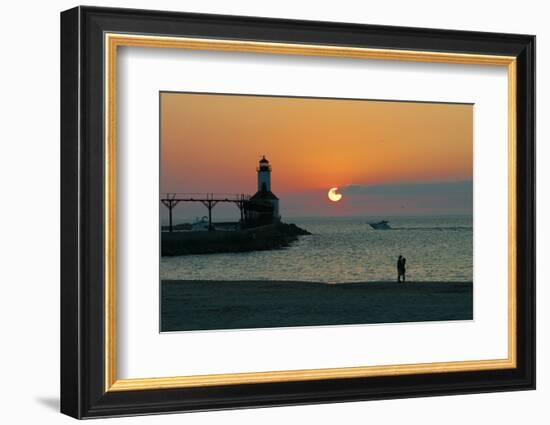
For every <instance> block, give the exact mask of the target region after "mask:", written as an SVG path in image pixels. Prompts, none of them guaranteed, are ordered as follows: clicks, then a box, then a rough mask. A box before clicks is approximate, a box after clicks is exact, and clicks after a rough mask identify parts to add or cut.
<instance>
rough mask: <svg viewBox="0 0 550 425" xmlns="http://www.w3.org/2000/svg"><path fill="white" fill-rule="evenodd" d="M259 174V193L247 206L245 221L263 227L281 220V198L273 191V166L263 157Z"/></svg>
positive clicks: (251, 198)
mask: <svg viewBox="0 0 550 425" xmlns="http://www.w3.org/2000/svg"><path fill="white" fill-rule="evenodd" d="M256 172H257V173H258V191H257V192H256V193H255V194H254V195H253V196H251V197H250V199H249V200H248V201H247V203H246V205H245V217H246V218H245V220H246V222H247V224H248V225H250V226H255V225H263V224H269V223H274V222H276V221H279V220H280V218H281V217H280V215H279V198H277V196H275V194H274V193H273V192H272V191H271V165H270V164H269V161H268V160H267V159H266V157H265V155H264V156H262V158H261V159H260V162H259V164H258V168H257V169H256Z"/></svg>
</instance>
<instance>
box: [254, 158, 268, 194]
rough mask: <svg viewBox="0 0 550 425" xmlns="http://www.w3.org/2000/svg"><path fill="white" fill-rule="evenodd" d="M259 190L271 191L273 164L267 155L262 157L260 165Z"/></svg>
mask: <svg viewBox="0 0 550 425" xmlns="http://www.w3.org/2000/svg"><path fill="white" fill-rule="evenodd" d="M257 171H258V192H271V165H269V161H268V160H267V159H265V155H264V156H262V159H260V165H259V166H258V169H257Z"/></svg>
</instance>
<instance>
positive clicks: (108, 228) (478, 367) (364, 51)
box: [104, 33, 517, 391]
mask: <svg viewBox="0 0 550 425" xmlns="http://www.w3.org/2000/svg"><path fill="white" fill-rule="evenodd" d="M104 43H105V44H104V45H105V68H104V69H105V87H104V90H105V134H104V137H105V140H104V143H105V235H104V236H105V276H104V278H105V377H104V378H105V391H135V390H150V389H161V388H162V389H166V388H181V387H200V386H214V385H236V384H252V383H268V382H285V381H308V380H320V379H336V378H357V377H374V376H389V375H410V374H417V373H447V372H463V371H482V370H496V369H510V368H515V367H516V364H517V358H516V331H517V323H516V301H517V300H516V285H517V281H516V261H517V245H516V202H517V197H516V143H517V141H516V136H517V135H516V84H517V81H516V80H517V79H516V58H515V57H513V56H493V55H477V54H462V53H444V52H424V51H410V50H393V49H370V48H359V47H340V46H328V45H308V44H288V43H270V42H256V41H235V40H216V39H201V38H179V37H160V36H148V35H147V36H146V35H128V34H115V33H106V34H105V39H104ZM120 46H132V47H149V48H170V49H191V50H209V51H230V52H241V53H242V52H248V53H264V54H283V55H302V56H325V57H342V58H356V59H378V60H399V61H409V62H438V63H454V64H471V65H494V66H504V67H507V71H508V357H507V358H505V359H495V360H469V361H453V362H435V363H419V364H399V365H382V366H361V367H342V368H326V369H304V370H284V371H269V372H247V373H229V374H214V375H192V376H175V377H164V378H138V379H135V378H132V379H118V378H117V372H116V362H117V350H116V347H117V338H116V335H117V325H116V264H117V256H116V234H117V230H116V187H117V181H116V163H117V159H116V136H117V134H116V123H117V120H116V116H117V111H116V106H117V103H116V100H117V48H118V47H120Z"/></svg>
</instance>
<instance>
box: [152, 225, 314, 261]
mask: <svg viewBox="0 0 550 425" xmlns="http://www.w3.org/2000/svg"><path fill="white" fill-rule="evenodd" d="M302 235H311V233H310V232H308V231H307V230H304V229H301V228H300V227H298V226H296V225H295V224H287V223H274V224H269V225H265V226H259V227H252V228H247V229H241V230H236V231H213V232H162V233H161V255H163V256H175V255H192V254H214V253H224V252H247V251H263V250H271V249H279V248H284V247H287V246H289V245H290V243H292V242H294V241H296V240H297V239H298V236H302Z"/></svg>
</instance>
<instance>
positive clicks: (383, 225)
mask: <svg viewBox="0 0 550 425" xmlns="http://www.w3.org/2000/svg"><path fill="white" fill-rule="evenodd" d="M369 226H370V227H372V228H373V229H375V230H390V229H391V227H390V225H389V223H388V221H387V220H382V221H379V222H377V223H369Z"/></svg>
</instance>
